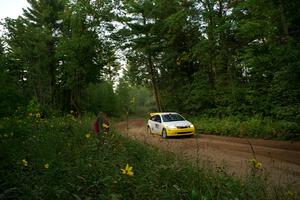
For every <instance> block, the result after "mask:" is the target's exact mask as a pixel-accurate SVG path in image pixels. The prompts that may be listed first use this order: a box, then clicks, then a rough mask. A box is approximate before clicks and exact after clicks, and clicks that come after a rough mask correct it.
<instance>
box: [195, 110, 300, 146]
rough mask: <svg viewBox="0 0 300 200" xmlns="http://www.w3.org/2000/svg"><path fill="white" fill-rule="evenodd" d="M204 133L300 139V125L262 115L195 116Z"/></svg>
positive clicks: (196, 122) (197, 125)
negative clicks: (243, 116)
mask: <svg viewBox="0 0 300 200" xmlns="http://www.w3.org/2000/svg"><path fill="white" fill-rule="evenodd" d="M191 121H192V122H193V123H194V125H195V126H196V127H197V128H198V130H200V132H202V133H207V134H215V135H225V136H235V137H251V138H263V139H279V140H300V126H299V124H298V123H296V122H290V121H285V120H272V119H270V118H263V117H260V116H253V117H246V118H244V119H241V118H239V117H235V116H230V117H223V118H213V117H206V116H204V117H194V118H192V120H191Z"/></svg>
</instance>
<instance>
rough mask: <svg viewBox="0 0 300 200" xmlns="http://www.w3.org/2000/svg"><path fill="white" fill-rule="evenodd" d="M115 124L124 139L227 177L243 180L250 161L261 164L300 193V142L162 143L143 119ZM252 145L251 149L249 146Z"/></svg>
mask: <svg viewBox="0 0 300 200" xmlns="http://www.w3.org/2000/svg"><path fill="white" fill-rule="evenodd" d="M128 127H129V129H128V130H127V123H126V122H121V123H118V124H116V128H117V129H118V130H119V131H120V132H121V133H122V134H124V135H125V136H128V137H130V138H133V139H136V140H139V141H141V142H144V143H148V144H150V145H154V146H156V147H159V148H161V149H164V150H168V151H172V152H175V153H178V154H179V155H182V156H183V157H185V158H187V159H189V160H191V161H192V162H193V161H196V160H197V158H200V159H201V160H202V161H204V162H206V163H207V162H209V163H211V164H212V166H214V167H215V168H216V169H217V168H220V167H223V166H226V167H227V168H228V171H229V173H231V174H233V175H236V176H239V177H243V176H245V174H246V173H247V171H249V163H248V160H249V159H251V158H253V151H252V149H251V145H252V147H253V150H254V152H255V157H256V159H257V160H258V161H259V162H261V163H262V164H263V173H266V174H268V175H269V176H270V180H271V181H272V182H273V183H275V184H291V185H293V187H294V188H295V189H296V190H298V191H300V142H290V141H272V140H263V139H244V138H234V137H222V136H214V135H200V137H198V138H196V137H194V138H169V139H166V140H165V139H162V138H161V137H160V136H159V135H152V134H151V135H149V134H147V132H146V122H145V121H144V119H131V120H129V123H128ZM249 143H251V145H250V144H249Z"/></svg>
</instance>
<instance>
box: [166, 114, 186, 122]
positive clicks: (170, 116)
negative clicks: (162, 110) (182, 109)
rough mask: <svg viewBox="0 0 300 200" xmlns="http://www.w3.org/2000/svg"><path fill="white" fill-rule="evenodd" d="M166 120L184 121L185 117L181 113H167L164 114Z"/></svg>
mask: <svg viewBox="0 0 300 200" xmlns="http://www.w3.org/2000/svg"><path fill="white" fill-rule="evenodd" d="M162 118H163V121H164V122H174V121H184V120H185V119H184V118H183V117H182V116H180V115H179V114H166V115H162Z"/></svg>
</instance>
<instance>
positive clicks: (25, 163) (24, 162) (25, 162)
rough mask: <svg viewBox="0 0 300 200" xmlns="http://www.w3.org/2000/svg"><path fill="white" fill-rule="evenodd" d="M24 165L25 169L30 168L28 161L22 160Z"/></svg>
mask: <svg viewBox="0 0 300 200" xmlns="http://www.w3.org/2000/svg"><path fill="white" fill-rule="evenodd" d="M22 163H23V165H24V166H25V167H28V162H27V160H26V159H23V160H22Z"/></svg>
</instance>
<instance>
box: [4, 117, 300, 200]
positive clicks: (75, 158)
mask: <svg viewBox="0 0 300 200" xmlns="http://www.w3.org/2000/svg"><path fill="white" fill-rule="evenodd" d="M90 122H91V119H90V118H88V117H86V118H83V119H81V120H77V119H75V118H73V117H72V116H68V117H65V118H53V119H49V120H46V119H43V120H42V119H40V118H39V117H38V116H37V117H35V116H31V117H27V118H25V119H17V118H15V119H8V118H7V119H2V120H1V121H0V129H1V138H0V159H1V164H0V188H1V189H0V199H2V198H3V199H77V200H78V199H203V200H204V199H297V197H299V196H297V194H296V193H295V192H293V191H289V190H287V189H283V188H279V189H278V188H272V192H270V188H269V189H267V187H266V186H265V184H264V181H263V180H262V177H261V176H260V174H259V171H255V172H254V173H253V174H252V175H251V177H250V178H249V179H248V180H247V181H241V180H238V179H235V178H233V177H231V176H230V175H228V174H227V173H226V170H220V171H219V172H218V173H215V172H212V171H211V170H209V169H196V168H195V167H193V166H191V165H190V164H189V163H187V162H185V161H182V160H178V159H176V156H175V155H173V154H171V153H166V152H161V151H159V150H157V149H154V148H152V147H150V146H147V145H142V144H139V143H137V142H135V141H131V140H128V139H126V138H124V137H122V136H120V135H118V134H116V133H115V132H114V131H112V133H111V134H109V135H94V134H91V133H90V132H89V129H90ZM127 164H129V166H130V167H133V168H132V172H133V175H132V176H130V175H131V174H130V173H127V174H126V173H125V174H123V173H122V171H121V169H125V166H126V165H127ZM129 171H130V170H129Z"/></svg>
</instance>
